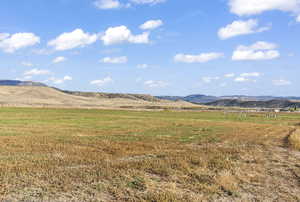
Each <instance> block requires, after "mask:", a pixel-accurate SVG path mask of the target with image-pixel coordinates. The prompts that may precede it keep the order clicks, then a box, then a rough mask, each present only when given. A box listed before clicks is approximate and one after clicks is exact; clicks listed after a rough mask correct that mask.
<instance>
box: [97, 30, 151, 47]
mask: <svg viewBox="0 0 300 202" xmlns="http://www.w3.org/2000/svg"><path fill="white" fill-rule="evenodd" d="M101 39H102V41H103V43H104V45H106V46H108V45H113V44H121V43H126V42H127V43H135V44H143V43H144V44H147V43H149V33H148V32H144V33H142V34H140V35H133V34H132V33H131V31H130V30H129V29H128V28H127V27H126V26H124V25H122V26H118V27H110V28H108V29H107V30H106V31H105V34H104V35H103V36H102V37H101Z"/></svg>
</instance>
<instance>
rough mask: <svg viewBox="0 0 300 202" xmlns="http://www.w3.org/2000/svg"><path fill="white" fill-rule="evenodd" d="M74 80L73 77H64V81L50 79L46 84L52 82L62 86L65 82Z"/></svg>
mask: <svg viewBox="0 0 300 202" xmlns="http://www.w3.org/2000/svg"><path fill="white" fill-rule="evenodd" d="M72 80H73V78H72V77H71V76H64V78H62V79H58V78H55V77H50V78H49V79H48V80H47V81H46V82H48V81H51V82H52V83H54V84H62V83H64V82H65V81H72Z"/></svg>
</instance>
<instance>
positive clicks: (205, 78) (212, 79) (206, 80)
mask: <svg viewBox="0 0 300 202" xmlns="http://www.w3.org/2000/svg"><path fill="white" fill-rule="evenodd" d="M219 79H220V77H218V76H217V77H208V76H205V77H202V78H201V80H202V81H203V82H204V83H211V82H212V81H217V80H219Z"/></svg>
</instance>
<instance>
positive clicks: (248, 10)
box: [229, 0, 300, 16]
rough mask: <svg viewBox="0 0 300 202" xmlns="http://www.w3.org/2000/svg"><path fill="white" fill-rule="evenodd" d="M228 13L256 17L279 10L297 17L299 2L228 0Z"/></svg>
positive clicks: (291, 0) (287, 0) (284, 0)
mask: <svg viewBox="0 0 300 202" xmlns="http://www.w3.org/2000/svg"><path fill="white" fill-rule="evenodd" d="M229 7H230V11H231V12H232V13H234V14H236V15H239V16H250V15H258V14H261V13H263V12H266V11H271V10H280V11H284V12H290V13H292V14H293V15H299V12H300V1H299V0H229Z"/></svg>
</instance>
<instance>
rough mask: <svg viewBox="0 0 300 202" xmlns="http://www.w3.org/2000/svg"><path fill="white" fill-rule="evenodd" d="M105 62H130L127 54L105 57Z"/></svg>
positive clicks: (103, 60)
mask: <svg viewBox="0 0 300 202" xmlns="http://www.w3.org/2000/svg"><path fill="white" fill-rule="evenodd" d="M101 62H103V63H111V64H124V63H127V62H128V59H127V57H126V56H122V57H114V58H112V57H105V58H103V59H102V60H101Z"/></svg>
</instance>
